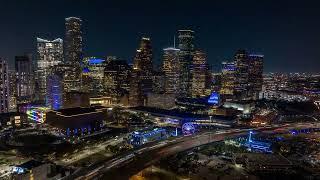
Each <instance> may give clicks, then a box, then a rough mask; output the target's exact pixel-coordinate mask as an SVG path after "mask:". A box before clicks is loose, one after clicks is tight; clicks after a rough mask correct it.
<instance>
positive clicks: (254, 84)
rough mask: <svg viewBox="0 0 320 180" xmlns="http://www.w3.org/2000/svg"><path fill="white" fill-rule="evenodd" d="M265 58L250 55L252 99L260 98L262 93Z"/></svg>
mask: <svg viewBox="0 0 320 180" xmlns="http://www.w3.org/2000/svg"><path fill="white" fill-rule="evenodd" d="M263 58H264V55H256V54H250V55H249V84H250V96H251V98H252V99H256V98H258V96H259V92H260V91H262V84H263V77H262V74H263Z"/></svg>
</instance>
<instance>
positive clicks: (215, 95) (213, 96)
mask: <svg viewBox="0 0 320 180" xmlns="http://www.w3.org/2000/svg"><path fill="white" fill-rule="evenodd" d="M219 100H220V95H219V93H217V92H212V93H211V95H210V97H209V99H208V103H209V104H212V105H218V104H219Z"/></svg>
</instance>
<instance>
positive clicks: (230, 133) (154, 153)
mask: <svg viewBox="0 0 320 180" xmlns="http://www.w3.org/2000/svg"><path fill="white" fill-rule="evenodd" d="M310 127H312V128H314V127H320V124H315V123H297V124H294V125H288V124H286V125H282V126H273V127H267V128H254V129H253V130H260V131H262V132H273V131H276V132H279V133H281V132H288V130H290V129H294V128H310ZM248 130H249V129H232V130H227V131H217V132H206V133H201V134H198V135H194V136H187V137H180V138H177V139H174V140H171V141H169V140H166V141H163V142H159V143H158V144H156V145H153V146H151V147H144V148H142V149H139V150H136V151H135V152H132V153H127V154H123V155H120V156H118V157H115V158H113V159H111V160H109V161H107V162H104V163H102V164H99V165H95V166H91V167H88V168H85V169H81V170H79V171H78V172H76V173H74V174H73V175H72V176H70V177H68V178H66V179H78V180H82V179H126V180H127V179H129V178H130V177H131V176H132V175H134V174H136V173H137V172H139V171H141V170H142V169H144V168H146V167H148V166H150V165H152V164H154V163H155V162H157V161H159V160H160V159H161V158H164V157H168V156H170V155H173V154H176V153H178V152H183V151H186V150H188V149H191V148H194V147H197V146H200V145H204V144H208V143H211V142H216V141H221V140H224V139H226V138H232V137H236V136H240V135H245V134H247V132H248Z"/></svg>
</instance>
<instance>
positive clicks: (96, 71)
mask: <svg viewBox="0 0 320 180" xmlns="http://www.w3.org/2000/svg"><path fill="white" fill-rule="evenodd" d="M84 66H85V67H84V69H83V71H85V72H84V73H85V74H86V76H87V77H86V80H87V82H85V79H83V80H82V87H86V88H84V89H87V92H89V94H90V96H101V95H103V94H104V92H105V89H104V70H105V67H106V61H105V60H104V59H101V58H96V57H86V58H84ZM88 80H89V82H88ZM84 89H82V90H84Z"/></svg>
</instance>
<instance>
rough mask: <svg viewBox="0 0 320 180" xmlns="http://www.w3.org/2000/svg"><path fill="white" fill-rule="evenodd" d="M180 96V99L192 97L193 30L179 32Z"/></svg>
mask: <svg viewBox="0 0 320 180" xmlns="http://www.w3.org/2000/svg"><path fill="white" fill-rule="evenodd" d="M178 40H179V49H180V52H179V64H180V68H179V74H180V75H179V76H180V84H179V95H180V97H189V96H191V87H192V74H191V65H192V59H193V53H194V31H192V30H179V31H178Z"/></svg>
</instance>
